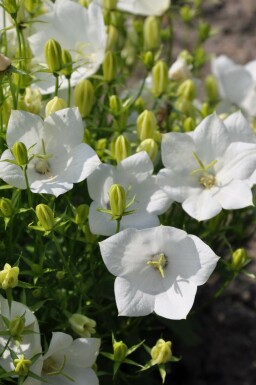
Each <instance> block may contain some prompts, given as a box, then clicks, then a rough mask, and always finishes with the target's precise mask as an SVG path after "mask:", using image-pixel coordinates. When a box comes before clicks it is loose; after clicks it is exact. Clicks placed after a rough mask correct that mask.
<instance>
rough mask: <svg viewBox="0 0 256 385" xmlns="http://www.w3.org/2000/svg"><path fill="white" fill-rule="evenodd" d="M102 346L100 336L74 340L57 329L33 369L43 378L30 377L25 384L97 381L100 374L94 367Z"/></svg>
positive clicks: (77, 384) (93, 383) (91, 383)
mask: <svg viewBox="0 0 256 385" xmlns="http://www.w3.org/2000/svg"><path fill="white" fill-rule="evenodd" d="M99 348H100V339H99V338H77V339H75V340H73V338H72V337H71V336H70V335H68V334H66V333H62V332H54V333H52V339H51V342H50V345H49V349H48V351H47V353H46V354H45V355H43V356H42V357H39V359H38V361H37V362H36V364H37V365H33V366H31V369H30V370H31V372H33V373H34V374H36V375H37V376H40V377H41V378H42V382H41V381H39V380H35V379H34V378H32V377H27V379H26V380H25V381H24V382H23V385H41V384H45V383H49V384H51V385H60V384H61V385H70V384H74V385H98V384H99V381H98V378H97V376H96V374H95V372H94V370H93V369H92V368H91V367H92V365H93V364H94V362H95V360H96V358H97V355H98V353H99Z"/></svg>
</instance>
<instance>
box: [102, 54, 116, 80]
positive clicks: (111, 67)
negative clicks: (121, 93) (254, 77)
mask: <svg viewBox="0 0 256 385" xmlns="http://www.w3.org/2000/svg"><path fill="white" fill-rule="evenodd" d="M102 69H103V79H104V81H105V82H107V83H110V82H111V81H112V80H114V79H115V77H116V73H117V57H116V54H115V52H113V51H107V52H106V54H105V58H104V61H103V64H102Z"/></svg>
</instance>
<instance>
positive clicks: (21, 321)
mask: <svg viewBox="0 0 256 385" xmlns="http://www.w3.org/2000/svg"><path fill="white" fill-rule="evenodd" d="M24 328H25V314H23V315H21V316H17V317H16V318H14V319H12V320H11V321H10V322H9V332H10V335H11V336H12V337H16V338H17V337H20V336H21V334H22V333H23V331H24Z"/></svg>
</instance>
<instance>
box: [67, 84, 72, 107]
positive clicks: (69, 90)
mask: <svg viewBox="0 0 256 385" xmlns="http://www.w3.org/2000/svg"><path fill="white" fill-rule="evenodd" d="M67 80H68V99H67V105H68V107H70V101H71V81H70V77H69V78H67Z"/></svg>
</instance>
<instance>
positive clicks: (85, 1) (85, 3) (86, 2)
mask: <svg viewBox="0 0 256 385" xmlns="http://www.w3.org/2000/svg"><path fill="white" fill-rule="evenodd" d="M90 2H91V0H79V4H81V5H82V6H83V7H85V8H88V7H89V4H90Z"/></svg>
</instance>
